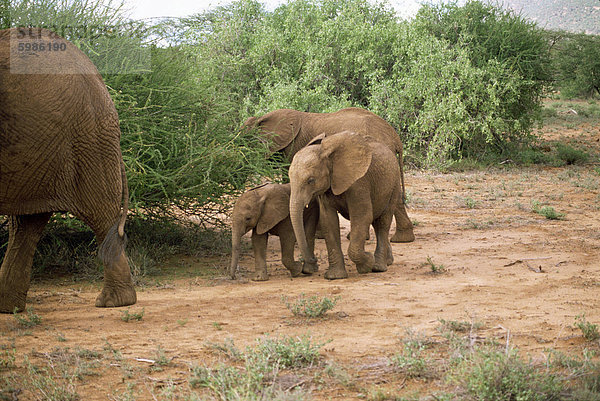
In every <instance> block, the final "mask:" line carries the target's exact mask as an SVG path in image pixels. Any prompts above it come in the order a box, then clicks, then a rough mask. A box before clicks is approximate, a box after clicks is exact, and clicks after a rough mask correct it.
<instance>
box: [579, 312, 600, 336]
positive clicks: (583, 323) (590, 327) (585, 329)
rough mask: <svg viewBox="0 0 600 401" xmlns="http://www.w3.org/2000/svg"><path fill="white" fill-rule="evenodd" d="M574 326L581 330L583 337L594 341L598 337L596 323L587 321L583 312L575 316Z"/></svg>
mask: <svg viewBox="0 0 600 401" xmlns="http://www.w3.org/2000/svg"><path fill="white" fill-rule="evenodd" d="M575 326H576V327H577V328H579V330H581V332H582V333H583V337H584V338H585V339H586V340H588V341H594V340H597V339H599V338H600V332H598V325H596V324H592V323H590V322H588V321H587V320H586V319H585V314H582V315H577V316H575Z"/></svg>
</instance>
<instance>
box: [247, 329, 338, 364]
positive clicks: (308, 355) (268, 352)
mask: <svg viewBox="0 0 600 401" xmlns="http://www.w3.org/2000/svg"><path fill="white" fill-rule="evenodd" d="M327 342H328V341H326V342H323V343H320V342H316V343H315V342H313V341H312V337H311V336H309V335H307V334H305V335H303V336H285V337H281V338H271V337H268V336H267V337H264V338H261V339H259V340H257V341H256V347H255V348H254V349H253V350H247V351H246V355H247V356H251V359H260V360H264V361H267V363H269V364H271V365H276V366H279V367H284V368H290V369H297V368H302V367H305V366H311V365H313V364H314V363H316V362H317V360H318V359H319V351H320V349H321V348H322V347H323V345H325V344H326V343H327Z"/></svg>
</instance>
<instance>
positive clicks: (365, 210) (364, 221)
mask: <svg viewBox="0 0 600 401" xmlns="http://www.w3.org/2000/svg"><path fill="white" fill-rule="evenodd" d="M348 211H349V214H350V244H349V245H348V257H349V258H350V260H352V261H353V262H354V263H355V264H356V270H357V271H358V272H359V273H361V274H364V273H369V272H371V271H372V270H373V266H374V265H375V258H374V257H373V254H372V253H371V252H365V238H367V236H368V234H369V227H371V222H372V221H373V217H372V216H373V213H372V207H371V203H370V202H361V203H357V204H353V205H349V210H348ZM386 235H387V234H386Z"/></svg>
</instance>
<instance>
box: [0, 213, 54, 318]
mask: <svg viewBox="0 0 600 401" xmlns="http://www.w3.org/2000/svg"><path fill="white" fill-rule="evenodd" d="M51 215H52V213H42V214H34V215H23V216H9V218H8V230H9V237H8V246H7V248H6V254H5V256H4V261H3V262H2V267H1V268H0V312H3V313H13V312H14V311H15V309H16V310H18V311H22V310H24V309H25V302H26V299H27V291H28V290H29V280H30V276H31V265H32V263H33V255H34V253H35V248H36V246H37V243H38V241H39V239H40V237H41V235H42V232H43V230H44V227H45V226H46V224H47V223H48V220H49V219H50V216H51Z"/></svg>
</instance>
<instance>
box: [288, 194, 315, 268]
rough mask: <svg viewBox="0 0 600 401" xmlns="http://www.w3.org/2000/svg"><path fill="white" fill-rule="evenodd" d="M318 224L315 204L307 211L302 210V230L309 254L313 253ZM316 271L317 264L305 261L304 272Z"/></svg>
mask: <svg viewBox="0 0 600 401" xmlns="http://www.w3.org/2000/svg"><path fill="white" fill-rule="evenodd" d="M290 224H291V223H290ZM318 225H319V207H318V206H316V205H315V207H311V208H309V210H308V211H305V212H304V232H305V233H306V243H307V244H308V249H309V251H310V254H311V255H314V254H315V238H317V231H318ZM292 232H293V231H292ZM317 271H319V265H318V264H316V263H315V264H308V263H306V264H305V266H304V270H303V271H302V272H303V273H306V274H312V273H316V272H317Z"/></svg>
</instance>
